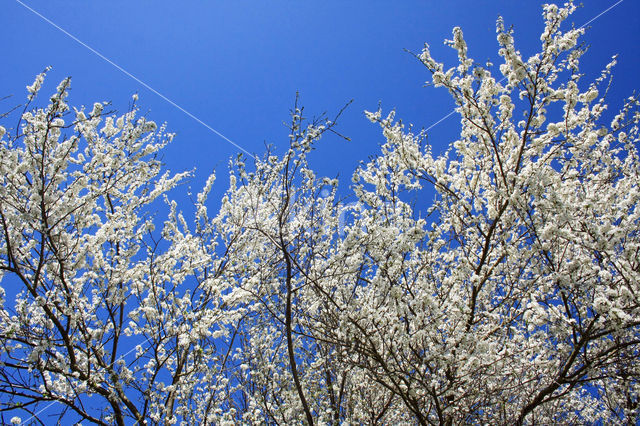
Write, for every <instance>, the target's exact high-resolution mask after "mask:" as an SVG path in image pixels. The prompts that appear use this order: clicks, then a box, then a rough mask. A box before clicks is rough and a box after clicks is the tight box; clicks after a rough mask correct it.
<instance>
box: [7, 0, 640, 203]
mask: <svg viewBox="0 0 640 426" xmlns="http://www.w3.org/2000/svg"><path fill="white" fill-rule="evenodd" d="M21 2H23V3H24V4H26V5H28V6H29V7H31V8H33V9H35V10H36V11H37V12H39V13H41V14H42V15H43V16H45V17H46V18H48V19H49V20H51V21H52V22H54V23H55V24H57V25H59V26H60V27H61V28H63V29H65V30H66V31H68V32H69V33H70V34H73V35H74V36H75V37H77V38H78V39H79V40H82V41H83V42H84V43H86V44H88V45H89V46H91V47H92V48H94V49H96V50H97V51H99V52H101V53H102V54H103V55H105V56H106V57H108V58H109V59H110V60H112V61H113V62H115V63H117V64H118V65H120V66H121V67H122V68H124V69H126V70H127V71H128V72H130V73H131V74H133V75H135V76H136V77H138V78H139V79H140V80H142V81H144V82H145V83H147V84H148V85H149V86H151V87H153V88H154V89H156V90H157V91H159V92H161V93H162V94H163V95H165V96H166V97H168V98H170V99H172V100H173V101H174V102H176V103H177V104H179V105H180V106H181V107H183V108H185V109H186V110H188V111H190V112H191V113H193V114H194V115H196V116H197V117H198V118H200V119H201V120H202V121H204V122H206V123H207V124H208V125H210V126H211V127H213V128H215V129H216V130H218V131H219V132H221V133H223V134H224V135H226V136H227V137H228V138H230V139H232V140H233V141H235V142H236V143H237V144H238V145H240V146H242V147H243V148H244V149H246V150H247V151H249V152H252V153H258V154H260V153H262V152H263V151H264V146H265V143H267V144H272V145H274V146H275V147H276V151H277V152H282V151H283V150H284V148H285V147H286V145H287V139H286V135H287V133H288V132H287V130H286V129H285V127H284V126H283V124H282V123H283V121H286V120H287V118H288V111H289V108H290V107H291V106H292V105H293V101H294V98H295V93H296V91H299V92H300V96H301V100H302V104H303V105H305V108H306V111H308V112H309V113H310V114H312V113H320V112H323V111H327V112H328V113H329V114H331V113H334V112H336V111H337V110H338V109H339V108H340V107H341V106H343V105H344V104H345V103H346V102H347V101H349V100H350V99H354V102H353V104H352V105H351V107H350V108H349V109H348V110H347V111H346V113H345V114H344V116H343V117H342V121H341V123H340V126H339V131H340V132H341V133H343V134H345V135H347V136H349V137H351V139H352V141H351V142H345V141H344V140H341V139H339V138H337V137H327V138H325V139H324V140H322V141H321V143H320V144H319V145H318V147H317V150H316V152H315V153H314V154H313V155H312V157H311V162H312V165H313V166H314V167H315V168H316V169H317V171H318V173H319V174H321V175H329V176H332V177H333V176H335V175H337V174H340V175H341V176H342V177H343V178H344V181H343V183H342V184H341V186H342V188H345V187H346V186H347V185H348V183H349V177H350V176H351V173H352V171H353V169H354V167H355V166H357V164H358V162H359V161H361V160H366V159H367V158H368V157H369V156H370V155H373V154H375V153H376V152H377V151H378V145H379V143H380V142H382V137H381V134H380V132H379V129H378V128H377V127H376V126H374V125H372V124H371V123H369V122H368V121H367V120H366V119H365V118H364V116H363V113H362V112H363V110H365V109H369V110H375V109H376V108H377V106H378V103H379V102H381V106H382V108H383V110H384V111H389V110H390V109H393V108H395V109H397V111H398V117H400V118H402V119H403V121H405V122H410V123H413V124H415V125H416V126H417V127H418V128H423V127H429V126H430V125H432V124H433V123H435V122H436V121H438V120H439V119H440V118H442V117H443V116H444V115H446V114H447V113H448V112H449V111H450V110H451V108H452V102H451V101H450V100H449V98H448V95H447V94H446V92H445V91H444V90H442V89H434V88H425V87H423V84H424V81H425V80H427V79H428V78H429V76H428V73H427V71H426V69H425V68H424V67H423V66H422V65H421V64H420V63H418V61H417V60H416V59H415V58H413V57H412V56H411V55H409V54H408V53H406V52H405V51H404V49H409V50H412V51H415V52H419V51H420V49H421V48H422V45H423V43H424V42H428V43H429V44H430V45H431V50H432V52H433V53H434V55H435V56H436V57H438V58H441V59H442V60H445V61H449V62H448V63H449V64H453V60H454V59H455V56H454V52H453V51H451V49H449V48H447V47H445V46H443V44H442V41H443V39H445V38H449V37H450V35H451V29H452V27H454V26H460V27H462V29H463V31H464V34H465V38H466V39H467V42H468V44H469V52H470V55H471V56H472V57H474V58H475V59H477V60H479V61H482V62H484V61H485V60H486V59H492V58H496V51H497V47H496V46H497V43H496V41H495V20H496V18H497V16H498V15H502V16H503V17H504V19H505V22H506V24H507V25H513V26H514V28H515V36H516V42H517V46H518V47H519V49H520V50H521V51H522V52H523V54H524V55H525V56H528V54H531V53H534V52H535V51H536V50H535V49H536V47H537V46H538V45H539V33H540V31H541V29H542V18H541V16H540V12H541V8H540V5H541V3H542V2H539V1H526V2H525V1H511V0H509V1H506V0H501V1H486V0H475V1H468V0H464V1H463V0H458V1H440V2H436V1H396V2H390V1H377V0H373V1H336V0H324V1H322V2H315V1H313V2H312V1H295V2H294V1H281V0H271V1H268V2H266V1H249V0H234V1H193V0H184V1H179V2H178V1H165V0H154V1H151V0H140V1H123V0H113V1H108V2H107V1H80V0H69V1H60V0H47V1H44V0H21ZM615 3H616V2H615V1H612V0H608V1H594V0H587V1H584V7H582V8H581V9H579V10H578V12H577V13H575V14H574V15H573V16H572V17H571V18H570V21H571V22H573V23H574V24H575V25H576V26H580V25H582V24H584V23H585V22H587V21H589V20H591V19H593V18H594V17H596V16H597V15H599V14H600V13H601V12H603V11H604V10H605V9H607V8H608V7H610V6H611V5H613V4H615ZM1 10H2V13H0V43H1V44H2V56H3V60H2V65H3V66H2V67H0V97H1V96H4V95H9V94H12V95H14V98H13V99H10V100H8V101H4V102H3V103H2V104H0V106H2V107H5V109H8V108H7V107H8V106H12V105H15V104H16V103H20V102H23V101H24V99H25V90H24V87H25V86H26V85H27V84H31V82H32V81H33V78H34V76H35V75H36V74H37V73H39V72H40V71H41V70H42V69H43V68H44V67H45V66H48V65H51V66H53V70H52V71H51V72H50V73H49V77H48V80H47V81H48V83H49V84H48V85H47V86H45V89H44V90H45V92H46V93H48V92H50V91H52V90H53V88H54V87H55V85H57V83H58V82H59V81H60V80H61V79H62V78H64V77H66V76H69V75H70V76H72V78H73V80H72V88H73V90H72V95H71V102H72V103H73V104H74V105H77V104H86V105H92V104H93V102H94V101H103V100H107V101H112V102H113V105H114V107H115V108H117V109H118V110H120V111H123V110H125V109H126V107H127V104H128V102H129V100H130V96H131V95H132V94H133V93H135V92H138V93H139V94H140V102H139V104H140V105H141V107H142V110H143V112H147V113H148V116H149V117H151V118H152V119H154V120H156V121H158V122H167V123H168V128H169V130H170V131H173V132H176V133H177V135H178V136H177V138H176V139H175V141H174V143H173V144H172V145H171V146H170V147H168V148H167V150H166V151H165V161H166V163H167V166H168V167H169V168H170V169H171V170H173V171H182V170H185V169H192V168H194V167H195V168H197V172H196V175H195V178H194V181H193V186H194V189H197V188H198V187H199V186H200V185H201V184H202V182H203V181H204V180H205V179H206V176H207V175H208V173H209V172H210V171H211V170H212V169H214V168H215V169H216V170H217V171H218V176H219V177H221V178H222V179H221V182H220V184H219V185H218V186H217V190H218V191H220V190H223V189H224V186H226V184H224V181H225V179H224V176H226V171H225V170H226V167H227V162H228V159H229V158H230V157H232V156H235V154H236V153H237V152H238V149H237V148H235V147H234V146H232V145H231V144H229V143H228V142H226V141H224V140H223V139H221V138H220V137H219V136H217V135H215V134H214V133H212V132H211V131H209V130H208V129H206V128H205V127H204V126H202V125H201V124H199V123H197V122H196V121H194V120H193V119H192V118H190V117H188V116H186V115H185V114H184V113H183V112H181V111H179V110H178V109H176V108H175V107H174V106H172V105H170V104H169V103H167V102H166V101H165V100H163V99H161V98H160V97H158V96H157V95H156V94H153V93H152V92H150V91H149V90H147V89H145V88H144V87H142V86H141V85H140V84H139V83H138V82H136V81H134V80H132V79H131V78H130V77H128V76H126V75H125V74H123V73H122V72H121V71H119V70H118V69H116V68H115V67H113V66H112V65H110V64H109V63H107V62H105V61H104V60H103V59H101V58H100V57H98V56H97V55H95V54H94V53H92V52H91V51H89V50H88V49H86V48H85V47H83V46H81V45H80V44H78V43H77V42H76V41H74V40H72V39H71V38H69V37H68V36H67V35H65V34H64V33H63V32H61V31H60V30H58V29H56V28H54V27H53V26H52V25H50V24H49V23H47V22H45V21H44V20H43V19H42V18H40V17H38V16H37V15H36V14H34V13H33V12H31V11H29V10H28V9H27V8H25V7H24V6H23V5H21V4H20V2H18V1H15V0H3V1H2V9H1ZM590 26H591V30H590V31H589V32H588V33H587V36H586V38H585V40H586V41H587V43H588V44H590V45H591V50H590V52H589V53H588V54H587V56H586V58H585V59H584V60H583V68H582V70H583V71H584V72H585V73H586V74H587V75H588V76H589V75H595V74H597V73H599V70H600V69H601V68H603V67H604V66H605V65H606V63H607V62H608V60H609V58H610V57H611V55H613V54H615V53H618V54H620V58H619V65H618V66H617V67H616V70H615V81H614V87H613V91H612V95H611V98H610V100H611V107H612V108H613V107H614V106H617V105H618V104H619V101H620V99H621V98H622V97H623V96H627V95H630V94H631V92H632V91H633V90H634V89H637V88H638V85H637V76H638V71H637V70H638V69H639V68H640V55H638V52H637V49H638V46H639V45H640V2H638V1H636V0H623V1H622V2H620V3H619V4H617V5H616V6H615V7H613V8H612V9H611V10H610V11H608V12H607V13H605V14H604V15H602V16H600V17H598V18H597V19H595V20H594V21H593V22H592V23H591V24H590ZM494 62H496V63H497V61H494ZM45 99H46V98H45ZM0 112H1V111H0ZM5 124H6V123H5ZM457 128H458V125H457V119H456V118H455V117H451V118H449V119H447V120H445V121H444V122H442V123H440V124H439V125H437V126H435V127H434V128H433V129H432V131H431V132H430V136H429V142H430V143H431V144H433V145H434V146H435V147H436V151H438V150H444V149H445V147H446V146H447V145H448V144H449V143H450V142H451V141H452V140H454V138H455V137H456V131H457Z"/></svg>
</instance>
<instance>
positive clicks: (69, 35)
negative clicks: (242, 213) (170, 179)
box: [16, 0, 256, 159]
mask: <svg viewBox="0 0 640 426" xmlns="http://www.w3.org/2000/svg"><path fill="white" fill-rule="evenodd" d="M16 2H17V3H19V4H21V5H22V6H23V7H24V8H26V9H28V10H30V11H31V12H32V13H34V14H35V15H37V16H39V17H40V18H42V19H43V20H44V21H46V22H48V23H49V24H51V25H52V26H54V27H55V28H57V29H58V30H60V31H61V32H62V33H64V34H65V35H67V36H68V37H69V38H71V39H73V40H74V41H76V42H77V43H79V44H80V45H82V46H84V47H86V48H87V49H89V50H90V51H91V52H92V53H94V54H96V55H97V56H99V57H100V58H102V59H104V60H105V61H107V62H108V63H110V64H111V65H113V66H114V67H115V68H117V69H118V70H120V71H121V72H122V73H124V74H125V75H127V76H128V77H130V78H132V79H133V80H135V81H136V82H137V83H139V84H141V85H142V86H144V87H146V88H147V89H149V90H150V91H151V92H153V93H155V94H156V95H158V96H160V97H161V98H162V99H164V100H165V101H167V102H168V103H170V104H171V105H173V106H174V107H176V108H178V109H179V110H180V111H182V112H183V113H185V114H186V115H188V116H189V117H191V118H193V119H194V120H195V121H197V122H198V123H200V124H202V125H203V126H204V127H206V128H207V129H209V130H211V131H212V132H213V133H215V134H216V135H218V136H220V137H221V138H222V139H224V140H225V141H227V142H229V143H230V144H231V145H233V146H235V147H236V148H238V149H239V150H241V151H242V152H244V153H245V154H247V155H248V156H250V157H251V158H254V159H255V158H256V157H255V156H254V155H253V154H251V153H250V152H249V151H247V150H246V149H244V148H243V147H241V146H240V145H238V144H237V143H235V142H234V141H232V140H231V139H229V138H228V137H226V136H225V135H223V134H222V133H220V132H219V131H217V130H216V129H214V128H213V127H211V126H210V125H208V124H207V123H205V122H204V121H202V120H201V119H200V118H198V117H196V116H195V115H194V114H192V113H190V112H189V111H187V110H186V109H184V108H183V107H181V106H180V105H178V104H177V103H175V102H174V101H172V100H171V99H169V98H168V97H166V96H165V95H163V94H162V93H160V92H158V91H157V90H156V89H154V88H153V87H151V86H149V85H148V84H147V83H145V82H144V81H142V80H140V79H139V78H138V77H136V76H135V75H133V74H131V73H130V72H129V71H127V70H125V69H124V68H122V67H121V66H120V65H118V64H116V63H115V62H113V61H112V60H111V59H109V58H107V57H106V56H104V55H103V54H102V53H100V52H98V51H97V50H96V49H94V48H93V47H91V46H89V45H88V44H87V43H85V42H83V41H82V40H80V39H78V38H77V37H75V36H74V35H73V34H71V33H69V32H68V31H66V30H65V29H64V28H62V27H60V26H59V25H57V24H56V23H55V22H53V21H51V20H50V19H48V18H47V17H46V16H43V15H42V14H41V13H39V12H38V11H36V10H34V9H32V8H31V7H29V6H28V5H26V4H24V3H23V2H22V1H20V0H16Z"/></svg>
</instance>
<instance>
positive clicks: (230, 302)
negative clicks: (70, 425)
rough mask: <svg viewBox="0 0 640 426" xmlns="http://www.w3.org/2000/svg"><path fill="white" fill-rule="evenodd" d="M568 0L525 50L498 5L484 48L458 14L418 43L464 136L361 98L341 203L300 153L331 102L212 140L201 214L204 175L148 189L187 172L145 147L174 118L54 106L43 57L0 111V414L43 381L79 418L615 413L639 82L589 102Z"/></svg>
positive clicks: (637, 180)
mask: <svg viewBox="0 0 640 426" xmlns="http://www.w3.org/2000/svg"><path fill="white" fill-rule="evenodd" d="M574 9H575V7H574V6H573V5H572V4H567V5H565V6H564V7H561V8H559V7H557V6H554V5H548V6H545V7H544V12H543V16H544V21H545V29H544V32H543V34H542V35H541V38H540V40H541V49H540V52H539V53H537V54H536V55H533V56H532V57H530V58H528V59H524V58H522V56H521V54H520V52H518V50H517V49H516V47H515V45H514V40H513V35H512V33H511V31H508V30H506V29H505V27H504V25H503V23H502V21H501V20H499V21H498V25H497V34H498V43H499V47H500V50H499V54H500V56H501V64H500V66H499V67H498V68H497V69H494V68H493V67H492V66H490V65H487V66H480V65H478V64H476V63H475V62H474V61H473V60H472V59H470V57H469V56H468V52H467V47H466V44H465V41H464V38H463V35H462V31H461V30H460V29H459V28H456V29H454V32H453V40H451V41H448V42H447V43H448V44H449V45H450V46H451V47H452V48H454V49H455V50H456V51H457V53H458V58H459V61H458V65H457V66H456V67H453V68H450V69H448V70H445V68H444V65H443V64H440V63H438V62H437V61H436V60H435V59H433V58H432V56H431V54H430V53H429V49H428V46H425V48H424V50H423V51H422V53H421V54H419V55H417V56H418V58H419V59H420V60H421V62H422V63H423V64H424V65H425V67H426V68H427V70H428V71H429V72H430V73H431V81H432V83H433V84H434V85H435V86H438V87H440V86H441V87H444V88H446V89H447V90H448V91H449V93H450V94H451V96H452V97H453V99H454V100H455V102H456V112H457V113H458V115H459V117H460V129H461V131H460V135H459V137H458V138H457V140H455V141H454V142H453V143H452V144H451V146H450V149H449V150H448V151H447V152H446V153H445V154H442V155H439V156H437V155H434V154H433V153H432V152H431V149H430V147H429V145H428V144H427V143H426V135H425V134H423V133H418V134H416V133H414V132H413V131H412V129H411V128H406V127H405V126H403V125H402V124H401V123H399V122H396V121H394V113H393V112H392V113H390V114H388V115H386V116H383V115H382V112H381V111H377V112H373V113H367V115H368V117H369V118H370V119H371V120H372V121H373V122H375V123H378V124H379V125H380V127H381V128H382V132H383V135H384V137H385V139H386V142H385V143H384V144H383V145H382V147H381V153H380V154H379V155H378V156H377V157H376V158H374V159H373V160H371V161H370V162H368V163H366V164H363V165H362V166H361V167H360V168H359V169H358V170H356V171H355V173H354V175H353V190H354V195H355V197H356V200H357V202H355V203H349V204H345V203H344V202H342V201H341V200H339V199H338V197H337V195H336V194H337V188H338V182H337V180H335V179H326V178H318V177H316V175H315V174H314V172H313V171H312V170H311V169H310V167H309V165H308V163H307V160H306V158H307V155H308V154H309V152H310V151H311V149H312V146H313V144H314V143H315V141H316V140H318V139H319V138H320V137H321V135H322V134H323V133H325V132H328V131H329V132H335V129H334V126H335V122H336V119H335V118H334V119H332V120H327V119H326V118H324V117H321V118H319V119H316V120H313V121H311V122H307V121H305V118H304V117H303V110H302V108H300V107H298V106H297V104H296V106H295V108H294V109H293V110H292V121H291V125H290V135H289V149H288V150H287V151H286V152H285V153H284V154H283V155H282V156H276V155H271V153H267V154H266V155H265V156H264V157H263V158H262V159H259V160H256V162H255V163H254V165H253V166H252V167H248V166H246V165H245V162H244V160H243V159H242V158H238V159H237V160H236V161H234V162H232V164H231V174H230V186H229V189H228V190H227V192H226V194H225V195H224V197H223V199H222V202H221V205H220V209H219V211H218V213H217V214H215V215H213V216H210V215H209V212H208V210H207V207H206V205H207V195H208V193H209V191H210V189H211V187H212V185H213V183H214V177H213V176H211V177H210V178H209V180H208V181H207V184H206V186H205V188H204V189H203V190H202V192H201V193H200V194H198V196H197V199H196V200H195V206H194V207H195V209H194V210H195V217H194V220H193V221H188V220H187V219H185V217H184V215H183V214H182V213H181V212H180V211H179V210H178V208H177V205H176V203H175V202H173V201H171V200H169V198H168V196H167V192H168V191H170V190H171V189H173V188H175V187H176V186H177V185H178V184H179V183H180V182H181V181H182V180H183V179H185V178H186V177H187V174H184V173H183V174H177V175H171V174H169V173H167V172H164V173H163V172H162V167H161V164H160V162H159V161H158V160H157V158H156V154H157V153H158V152H159V150H160V149H161V148H162V147H163V146H164V145H165V144H166V143H168V142H169V141H170V139H171V135H169V134H167V133H166V132H165V130H164V128H163V127H160V128H158V127H157V126H156V125H155V124H154V123H152V122H150V121H148V120H146V119H145V118H144V117H138V114H137V109H136V107H135V99H134V103H133V106H132V108H131V110H130V111H129V112H128V113H126V114H124V115H123V116H120V117H118V116H115V115H113V114H108V113H106V112H104V105H103V104H95V105H94V107H93V109H92V110H91V112H88V111H85V110H84V109H75V110H74V111H73V112H72V111H71V109H70V108H69V107H68V106H67V104H66V102H65V98H66V96H67V92H68V86H69V81H68V80H65V81H63V82H62V83H61V84H60V86H59V87H58V89H57V91H56V92H55V94H54V95H53V96H52V97H51V99H50V102H49V104H48V105H47V106H46V107H44V108H42V109H35V110H34V111H28V108H25V111H24V113H23V114H22V115H21V121H20V123H19V124H18V126H16V129H15V132H13V131H12V132H10V133H11V134H9V133H7V131H6V130H5V128H3V127H0V138H1V139H0V150H1V152H0V167H1V168H2V170H1V172H2V173H1V174H0V176H1V179H2V180H1V185H0V225H1V226H2V228H1V231H2V238H1V239H0V271H1V273H2V274H4V275H3V277H2V278H3V281H2V284H3V287H2V294H1V295H2V296H3V298H4V296H5V289H7V290H8V289H10V290H11V291H9V292H8V294H9V295H10V296H11V300H3V306H2V308H1V310H0V336H1V337H2V339H1V340H0V344H1V347H0V363H1V364H0V395H1V396H0V412H2V413H3V414H2V416H3V419H4V416H5V414H4V413H7V415H9V416H13V415H21V416H22V417H24V415H25V413H26V414H28V416H27V417H30V418H31V421H34V422H40V423H44V420H41V419H43V418H44V417H42V416H41V415H40V414H39V412H40V410H41V409H42V408H44V407H47V406H48V404H51V403H55V407H56V408H55V409H54V408H53V406H52V408H51V411H52V412H56V413H57V414H58V415H59V416H61V417H62V416H68V417H69V418H74V419H76V418H77V419H79V420H88V421H91V422H94V423H98V424H111V423H117V424H128V423H133V422H136V423H140V424H164V423H168V424H172V423H176V422H185V423H186V424H211V423H214V424H218V423H225V422H227V423H238V422H244V423H269V424H289V423H292V422H294V423H295V422H300V421H304V422H306V423H309V424H314V423H323V424H325V423H329V424H338V423H342V422H348V423H367V424H369V423H370V424H378V423H391V424H395V423H405V424H432V423H439V424H459V423H500V424H525V423H527V424H529V423H531V424H533V423H543V424H548V423H558V422H561V423H579V422H589V423H591V422H596V421H603V422H611V421H618V422H619V421H624V422H627V423H629V424H633V423H634V422H636V421H637V419H638V418H639V416H640V361H638V360H639V359H640V210H639V208H638V205H639V202H640V187H639V186H640V159H639V157H638V141H639V137H638V121H639V120H640V114H639V113H638V110H637V109H638V100H637V98H635V97H631V98H629V99H627V100H626V101H625V103H624V106H623V108H622V110H621V111H620V113H619V114H617V115H615V116H613V117H612V119H609V120H608V121H609V122H608V123H606V122H605V118H606V117H605V114H606V105H605V95H606V92H607V88H608V84H609V82H610V80H611V68H612V66H613V64H614V61H613V62H611V63H610V64H609V65H608V66H607V67H606V69H605V70H604V71H603V72H602V74H601V75H600V77H599V78H597V79H596V80H595V81H594V82H593V83H590V84H584V83H583V82H582V81H581V74H580V73H579V61H580V57H581V55H582V54H583V53H584V49H583V48H582V47H581V46H580V44H579V38H580V36H581V35H582V34H583V30H582V29H571V30H567V31H563V30H562V29H561V24H562V23H563V21H565V20H566V19H567V18H568V16H569V15H570V14H571V12H573V10H574ZM43 78H44V74H43V75H40V76H38V78H37V79H36V81H35V83H34V84H33V85H32V86H29V88H28V89H29V102H32V101H33V99H34V97H35V95H36V94H37V92H38V90H39V89H40V86H41V84H42V82H43ZM338 115H339V114H338ZM426 188H431V189H432V190H434V191H435V193H436V194H437V195H436V198H435V201H434V202H433V203H431V204H429V205H426V207H427V208H428V209H429V216H428V217H426V218H425V217H421V216H420V214H419V213H418V211H424V210H425V203H424V202H423V200H422V198H421V195H422V194H423V193H424V190H425V189H426ZM414 194H418V197H415V196H414ZM162 198H164V200H165V205H166V206H167V207H168V215H167V217H166V219H165V220H164V222H163V223H161V226H160V228H161V229H160V230H158V231H156V230H155V227H156V226H157V225H158V224H159V223H160V220H159V219H158V218H155V217H153V216H152V215H151V212H152V211H153V210H152V209H154V208H156V206H158V205H162V204H161V199H162ZM345 218H347V219H348V220H345ZM5 283H7V284H5ZM16 288H18V290H17V291H16V290H15V289H16ZM96 401H100V402H99V403H97V402H96ZM7 418H9V417H7ZM3 421H4V420H3ZM16 421H18V420H17V418H16Z"/></svg>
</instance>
